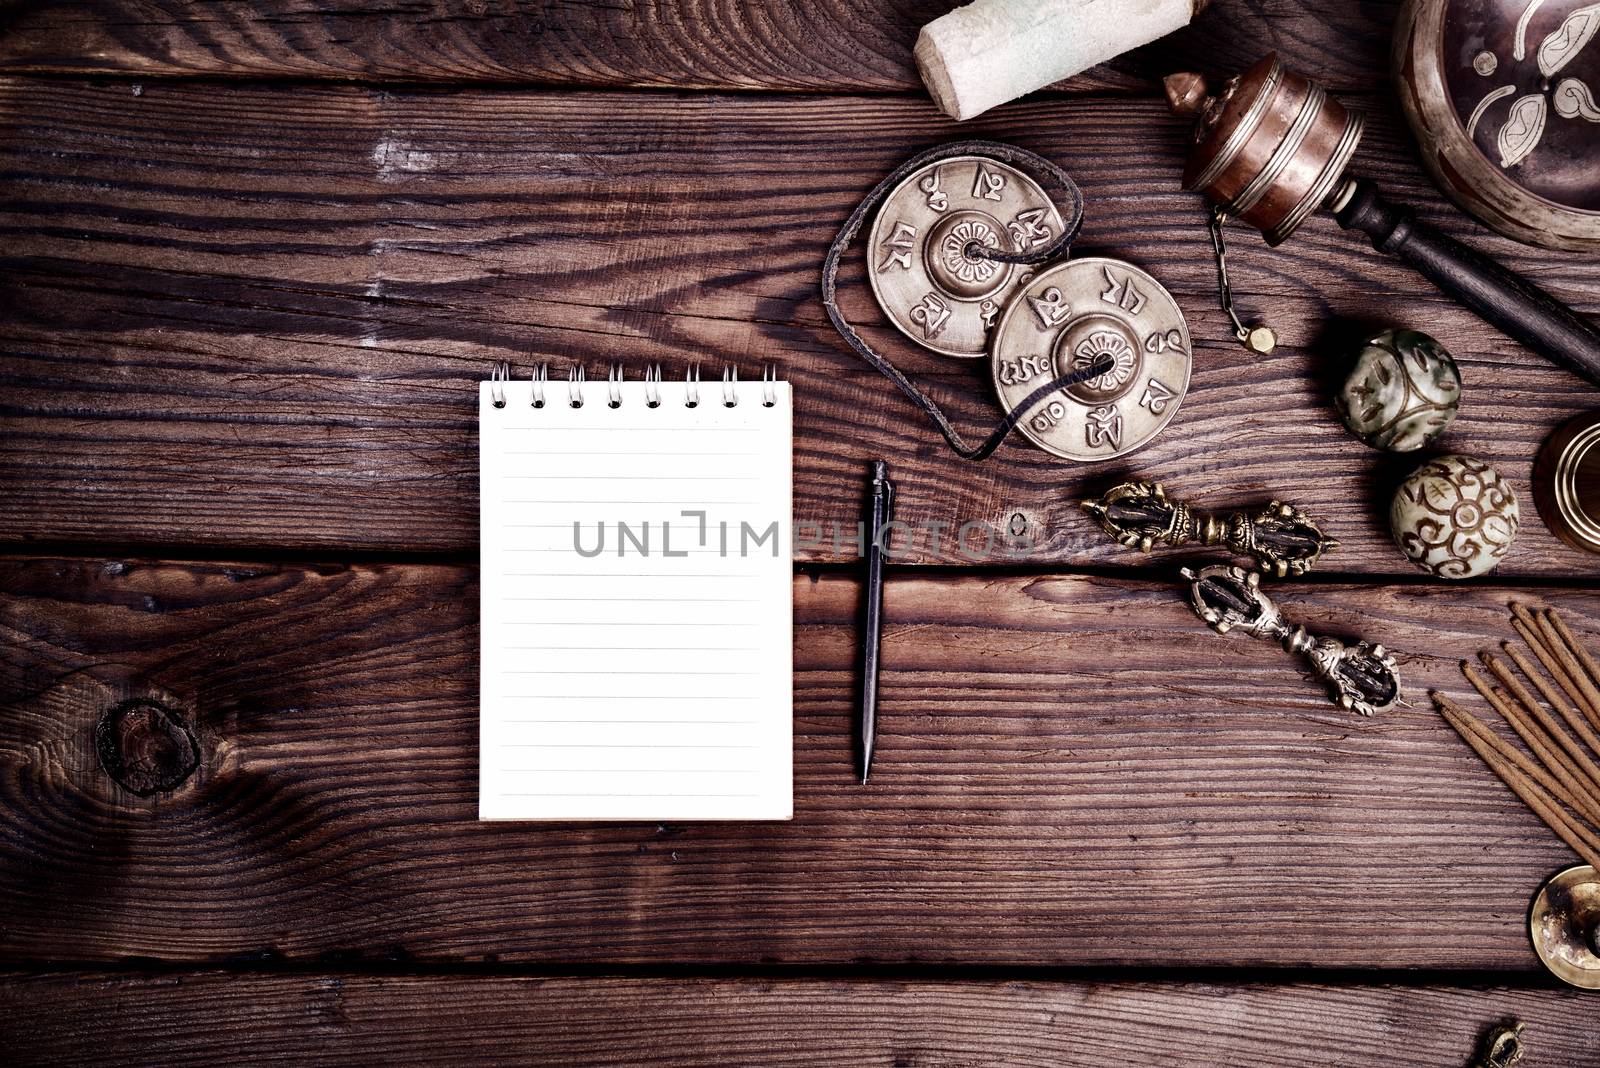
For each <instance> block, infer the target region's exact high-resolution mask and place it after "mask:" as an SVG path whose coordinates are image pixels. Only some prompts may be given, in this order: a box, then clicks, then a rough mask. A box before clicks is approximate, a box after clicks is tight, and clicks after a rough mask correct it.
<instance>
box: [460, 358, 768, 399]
mask: <svg viewBox="0 0 1600 1068" xmlns="http://www.w3.org/2000/svg"><path fill="white" fill-rule="evenodd" d="M510 381H512V378H511V361H509V360H496V361H494V365H493V367H492V368H491V370H490V372H489V383H490V388H489V400H490V402H491V403H493V405H494V406H495V407H496V408H504V407H505V406H506V391H505V384H506V383H507V382H510ZM549 381H550V365H549V364H548V363H540V364H535V365H534V367H533V373H532V375H531V376H530V378H529V385H530V386H531V387H532V388H531V390H530V392H529V399H528V404H529V406H530V407H533V408H543V407H544V406H545V400H546V397H545V386H546V385H547V384H549ZM625 381H626V375H625V374H624V371H623V367H622V364H620V363H613V364H611V365H610V366H609V367H608V368H607V370H606V407H608V408H620V407H622V384H623V382H625ZM663 381H665V379H664V377H663V376H662V373H661V365H660V364H659V363H652V364H650V365H649V366H647V367H646V368H645V370H644V398H645V406H646V407H647V408H659V407H661V403H662V401H661V383H662V382H663ZM700 382H701V378H700V365H699V364H691V365H690V366H689V367H688V368H687V369H686V370H685V371H684V375H683V403H684V406H685V407H688V408H698V407H699V406H700ZM585 385H586V376H585V373H584V368H583V365H582V364H579V363H575V364H573V365H572V366H571V367H569V368H568V369H567V403H568V404H569V405H571V406H572V407H574V408H582V407H583V405H584V401H585V399H586V398H585V395H584V386H585ZM722 403H723V406H724V407H728V408H734V407H737V406H738V404H739V368H738V367H737V366H736V365H735V364H731V363H730V364H726V365H724V366H723V368H722ZM777 403H778V369H777V367H776V366H775V365H773V364H770V363H768V364H763V365H762V368H761V405H762V407H764V408H773V407H776V406H777Z"/></svg>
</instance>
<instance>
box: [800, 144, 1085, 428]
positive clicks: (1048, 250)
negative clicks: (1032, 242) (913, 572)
mask: <svg viewBox="0 0 1600 1068" xmlns="http://www.w3.org/2000/svg"><path fill="white" fill-rule="evenodd" d="M953 156H987V157H989V158H990V159H996V160H999V161H1000V162H1002V163H1008V164H1010V165H1011V166H1013V167H1016V168H1017V169H1019V170H1021V171H1024V172H1027V173H1028V174H1030V175H1031V176H1032V177H1033V178H1035V179H1039V178H1041V176H1042V177H1043V178H1044V179H1048V180H1049V182H1051V183H1053V184H1054V185H1055V186H1056V187H1057V188H1058V189H1059V190H1060V191H1061V192H1062V194H1064V200H1065V203H1064V206H1063V210H1062V215H1063V218H1064V223H1063V225H1062V228H1061V235H1060V236H1059V237H1057V238H1056V239H1055V240H1054V241H1052V242H1050V244H1048V245H1046V246H1045V247H1044V248H1042V249H1039V250H1037V251H1034V252H1001V251H999V250H998V249H989V248H985V247H982V246H977V247H974V248H971V249H969V253H970V254H971V255H974V256H977V257H980V258H982V259H987V260H994V261H996V262H999V263H1043V262H1045V261H1047V260H1051V259H1054V258H1055V257H1057V256H1060V255H1061V254H1063V253H1065V252H1066V251H1067V249H1068V248H1069V247H1070V246H1071V245H1072V242H1073V240H1074V239H1076V238H1077V236H1078V229H1079V227H1081V226H1082V225H1083V193H1082V192H1081V191H1080V190H1079V189H1078V184H1077V183H1076V182H1074V181H1073V180H1072V178H1071V176H1070V175H1068V174H1067V172H1066V171H1064V170H1062V169H1061V168H1060V167H1058V166H1056V165H1055V164H1054V163H1051V162H1050V161H1049V160H1047V159H1045V158H1044V157H1043V156H1040V155H1037V154H1036V153H1033V152H1029V151H1027V150H1026V149H1022V148H1017V147H1016V146H1015V145H1003V144H1000V143H999V142H997V141H952V142H950V143H949V144H944V145H939V146H937V147H935V148H931V149H929V150H927V151H926V152H920V153H918V154H917V155H915V156H912V157H911V158H910V159H908V160H906V161H905V162H904V163H902V164H901V165H900V166H898V167H896V168H895V169H894V170H893V171H892V172H891V173H890V174H889V176H888V177H887V178H885V179H884V180H883V181H881V182H879V183H878V184H877V185H876V186H874V187H873V188H872V192H870V193H868V194H867V197H866V199H865V200H863V201H862V202H861V203H860V204H859V205H857V206H856V210H855V211H853V212H851V213H850V217H849V218H848V219H846V220H845V223H844V226H843V227H841V228H840V230H839V234H838V236H837V237H835V238H834V239H833V243H832V244H830V245H829V246H828V254H827V256H826V257H825V258H824V259H823V261H822V306H823V308H825V309H826V310H827V312H828V318H829V319H830V320H831V321H832V322H833V326H834V329H836V330H838V331H839V334H840V336H841V337H843V338H844V339H845V341H846V342H847V343H848V344H849V345H850V347H851V348H852V349H854V350H855V353H856V355H858V356H860V357H861V358H862V359H863V360H865V361H867V363H868V364H869V365H871V366H872V367H874V368H876V369H877V371H878V372H879V373H880V374H882V375H883V376H884V377H885V378H887V379H888V380H889V381H891V382H893V383H894V384H895V385H896V386H897V387H899V389H900V392H901V393H904V394H905V395H906V396H907V397H909V398H910V399H911V402H912V403H913V404H915V405H916V406H917V407H918V408H921V409H922V410H923V411H924V412H926V413H927V414H928V417H929V418H930V419H932V420H933V422H934V425H935V426H937V427H938V428H939V433H941V434H943V435H944V439H945V441H947V442H949V443H950V448H951V449H953V450H954V451H955V453H956V455H957V456H960V457H961V458H962V459H964V460H983V459H986V458H988V456H989V455H990V454H991V453H993V452H994V450H995V449H997V448H999V447H1000V443H1001V442H1002V441H1004V440H1005V439H1006V436H1007V435H1008V434H1010V433H1011V431H1012V430H1014V429H1015V428H1016V425H1017V424H1018V423H1020V422H1021V421H1022V419H1023V417H1024V416H1026V415H1027V414H1028V413H1029V412H1031V411H1032V410H1033V408H1034V406H1035V405H1037V404H1038V403H1039V402H1040V401H1043V400H1044V399H1045V398H1046V397H1048V396H1050V395H1051V394H1052V393H1055V392H1056V391H1057V390H1061V389H1065V388H1067V387H1068V386H1074V385H1077V384H1078V383H1079V382H1084V381H1087V380H1088V379H1091V378H1095V377H1097V376H1099V375H1103V374H1105V373H1106V372H1107V371H1109V370H1111V368H1112V366H1113V361H1112V360H1111V359H1110V358H1109V357H1107V358H1106V359H1104V360H1101V361H1099V362H1097V363H1095V364H1093V365H1091V366H1089V367H1084V368H1080V369H1078V370H1076V371H1073V372H1072V373H1070V374H1065V375H1061V376H1060V377H1059V378H1054V379H1051V380H1050V381H1049V382H1046V383H1045V384H1044V385H1042V386H1040V387H1039V388H1038V389H1036V390H1034V391H1033V392H1032V393H1030V394H1028V395H1027V396H1026V397H1024V398H1023V400H1022V403H1020V404H1018V405H1017V406H1016V407H1015V408H1013V409H1012V410H1011V411H1009V412H1007V413H1006V417H1005V418H1004V419H1003V420H1001V422H1000V424H999V425H998V426H996V427H995V428H994V431H993V432H992V433H990V435H989V436H988V438H987V439H985V440H984V441H983V442H982V443H981V444H979V445H975V446H974V445H969V444H967V442H966V441H965V440H964V439H963V438H962V437H961V434H960V432H958V431H957V430H956V428H955V427H954V426H952V425H951V424H950V420H949V419H948V418H946V416H945V414H944V412H943V410H941V409H940V407H939V405H938V404H937V403H935V402H934V400H933V398H931V397H929V396H928V395H927V394H926V393H923V392H922V390H920V389H918V388H917V387H916V386H915V385H914V384H913V383H912V382H911V380H910V379H908V378H907V377H906V376H905V375H904V374H902V373H901V372H900V370H899V369H898V368H896V367H895V366H894V364H892V363H890V362H889V360H888V358H887V357H885V356H883V355H882V354H880V353H878V352H876V351H875V350H874V349H873V348H872V346H871V345H869V344H867V342H866V341H865V340H864V339H863V338H862V337H861V335H860V334H858V333H856V331H855V328H854V327H852V326H851V325H850V323H849V322H848V321H847V320H846V319H845V317H844V314H843V313H842V312H840V311H839V305H838V300H837V298H838V275H839V261H840V259H842V258H843V256H844V251H845V249H847V248H849V247H850V242H851V241H853V240H854V239H855V236H856V234H858V233H859V232H860V231H861V224H862V223H863V222H865V221H866V218H867V216H868V215H870V214H871V213H872V211H873V210H874V209H876V208H877V207H878V205H879V204H881V203H882V202H883V200H884V198H885V197H887V196H888V195H889V192H890V191H891V190H893V189H894V188H895V186H897V185H899V184H900V183H901V182H902V181H903V180H904V179H905V177H906V176H907V175H908V174H911V173H912V172H913V171H916V170H917V169H918V168H920V167H924V166H926V165H928V164H929V163H936V162H938V161H939V160H943V159H950V158H951V157H953Z"/></svg>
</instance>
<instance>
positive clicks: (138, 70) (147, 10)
mask: <svg viewBox="0 0 1600 1068" xmlns="http://www.w3.org/2000/svg"><path fill="white" fill-rule="evenodd" d="M955 6H956V4H954V3H952V2H950V0H897V2H895V3H892V4H885V3H878V2H874V0H811V2H809V3H803V4H751V3H744V2H742V0H667V2H661V0H651V2H645V0H621V2H617V3H608V4H604V5H600V4H577V3H530V2H526V0H493V2H478V3H468V4H459V3H447V2H443V0H407V2H406V3H401V4H383V5H373V4H371V3H363V2H361V0H337V2H333V3H328V2H315V3H313V2H310V0H224V2H220V3H208V4H205V5H201V6H196V5H194V4H189V3H184V2H181V0H137V2H130V0H98V2H90V3H74V4H29V5H16V6H15V7H14V9H13V10H10V11H8V12H6V13H5V15H4V18H5V22H4V23H3V24H0V29H3V30H4V33H3V34H0V70H10V71H18V72H24V71H25V72H51V73H59V72H66V73H109V74H132V75H140V76H150V77H166V76H173V75H196V74H201V75H208V76H222V77H232V76H243V77H274V78H276V77H293V78H337V79H352V78H353V79H363V80H399V81H408V82H411V81H440V82H454V83H459V82H501V83H519V84H528V83H537V84H552V85H566V86H635V87H641V86H654V87H667V88H710V89H758V90H802V91H815V92H858V91H890V92H896V91H915V92H920V91H921V90H922V82H921V80H920V79H919V78H918V77H917V73H916V69H915V67H914V65H913V64H912V61H911V46H912V44H913V43H914V42H915V41H916V38H917V31H918V29H920V28H921V26H922V25H923V24H924V23H926V22H928V21H929V20H931V19H934V18H936V17H938V16H939V15H941V14H943V13H944V12H946V11H948V10H950V9H951V8H952V7H955ZM1397 6H1398V5H1397V4H1396V3H1395V2H1393V0H1372V2H1368V3H1362V4H1348V5H1345V4H1340V5H1328V4H1315V3H1311V2H1309V0H1273V2H1271V3H1266V4H1263V3H1252V2H1249V0H1214V2H1213V3H1212V4H1211V5H1210V7H1209V8H1208V10H1207V11H1205V12H1204V13H1203V14H1202V15H1201V17H1200V18H1199V19H1198V20H1197V21H1196V22H1195V23H1194V24H1193V25H1192V26H1190V27H1189V28H1187V29H1185V30H1183V31H1180V32H1178V33H1176V34H1173V35H1171V36H1170V37H1168V38H1166V39H1164V40H1162V41H1159V42H1157V43H1155V44H1152V45H1149V46H1147V47H1145V48H1141V49H1138V50H1136V51H1134V52H1132V53H1130V54H1128V55H1126V56H1123V57H1121V58H1119V59H1117V60H1115V61H1113V62H1111V63H1108V64H1105V65H1104V66H1101V67H1097V68H1094V69H1093V70H1090V71H1086V72H1085V73H1083V74H1082V75H1079V76H1077V77H1075V78H1072V79H1070V80H1069V81H1067V82H1064V83H1062V84H1061V85H1060V86H1059V88H1063V89H1074V90H1080V89H1117V90H1127V89H1130V88H1138V89H1149V88H1150V87H1152V86H1153V85H1154V83H1155V82H1157V81H1159V80H1160V78H1161V77H1162V76H1163V75H1166V74H1169V73H1171V72H1172V71H1174V70H1185V69H1193V68H1201V69H1204V70H1207V71H1216V72H1222V73H1232V72H1235V71H1238V70H1242V69H1244V68H1245V67H1247V66H1249V65H1250V64H1251V63H1253V62H1255V60H1257V59H1259V58H1260V56H1261V54H1262V53H1264V52H1266V51H1269V50H1272V49H1276V50H1277V51H1278V52H1279V53H1280V54H1281V55H1282V56H1283V57H1284V59H1285V61H1286V62H1288V63H1289V64H1290V65H1291V66H1294V67H1296V68H1297V69H1299V70H1301V71H1303V72H1304V73H1306V74H1308V75H1310V76H1312V77H1317V78H1320V79H1322V80H1323V81H1325V82H1327V83H1328V84H1329V85H1330V86H1332V87H1335V88H1341V89H1357V90H1367V89H1370V88H1372V85H1373V81H1374V77H1375V72H1379V71H1383V70H1385V69H1386V67H1387V53H1388V38H1389V33H1390V29H1391V25H1392V23H1393V21H1394V13H1395V10H1396V8H1397Z"/></svg>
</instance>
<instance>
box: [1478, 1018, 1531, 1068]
mask: <svg viewBox="0 0 1600 1068" xmlns="http://www.w3.org/2000/svg"><path fill="white" fill-rule="evenodd" d="M1522 1027H1523V1025H1522V1022H1521V1021H1520V1020H1519V1021H1517V1022H1515V1023H1513V1024H1511V1025H1510V1026H1509V1027H1507V1026H1501V1027H1496V1028H1495V1029H1494V1030H1492V1031H1490V1032H1489V1034H1488V1037H1486V1038H1485V1039H1484V1040H1483V1047H1482V1053H1481V1055H1480V1056H1479V1057H1478V1059H1477V1060H1475V1061H1473V1062H1472V1068H1511V1066H1512V1065H1514V1064H1517V1063H1518V1062H1520V1061H1521V1060H1522V1055H1523V1052H1524V1047H1523V1044H1522Z"/></svg>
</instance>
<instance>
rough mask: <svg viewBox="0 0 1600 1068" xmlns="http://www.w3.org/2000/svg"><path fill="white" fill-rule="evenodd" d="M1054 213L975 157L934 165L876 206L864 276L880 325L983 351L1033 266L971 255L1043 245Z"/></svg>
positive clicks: (995, 163)
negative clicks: (885, 318) (875, 302)
mask: <svg viewBox="0 0 1600 1068" xmlns="http://www.w3.org/2000/svg"><path fill="white" fill-rule="evenodd" d="M1061 229H1062V221H1061V212H1060V211H1059V210H1058V209H1057V208H1056V205H1055V203H1054V202H1053V201H1052V200H1051V199H1050V198H1049V196H1047V195H1046V194H1045V191H1044V189H1043V188H1041V187H1040V185H1039V183H1038V182H1036V181H1034V180H1033V179H1032V178H1031V177H1029V176H1028V175H1027V174H1026V173H1024V172H1023V171H1021V170H1018V169H1017V168H1016V167H1012V166H1008V165H1007V164H1005V163H1002V162H1000V161H999V160H996V159H990V158H987V157H984V156H954V157H952V158H950V159H943V160H936V161H934V162H932V163H929V164H927V165H926V166H924V167H921V168H918V169H917V170H915V171H913V172H912V173H911V174H910V175H908V176H907V177H906V178H905V179H904V180H903V181H902V182H901V183H900V184H899V185H898V186H896V187H895V188H894V190H893V191H892V192H891V193H890V194H889V196H888V199H887V200H885V201H884V204H883V208H882V209H881V210H880V211H879V212H878V217H877V219H876V220H875V221H874V222H873V224H872V231H871V233H870V234H869V235H868V238H867V256H868V261H867V277H868V279H869V280H870V281H871V283H872V292H873V294H874V295H875V296H876V297H877V298H878V304H879V305H880V306H881V307H882V308H883V311H884V314H885V315H887V316H888V317H889V321H890V322H892V323H894V325H895V326H896V328H898V329H899V330H900V331H901V332H902V333H903V334H905V335H906V336H907V337H909V338H910V339H911V340H913V341H915V342H916V343H917V344H919V345H922V346H923V347H924V348H928V349H932V350H933V351H934V352H938V353H942V354H944V355H946V356H961V357H968V358H975V357H979V356H982V355H984V353H986V352H987V351H988V349H989V335H990V332H991V329H992V328H993V325H994V323H995V321H996V319H997V318H998V317H999V315H1000V313H1001V311H1002V310H1003V309H1004V308H1005V307H1006V304H1007V303H1008V302H1009V301H1010V300H1011V299H1012V297H1013V295H1014V294H1015V293H1016V291H1017V289H1018V288H1019V287H1020V286H1021V285H1022V284H1023V283H1024V282H1025V281H1026V280H1027V279H1028V278H1029V277H1031V276H1032V273H1033V272H1032V269H1031V268H1029V267H1027V266H1024V265H1020V264H1013V263H1002V262H999V261H997V260H992V259H985V258H983V257H980V256H975V255H972V252H973V250H975V249H977V248H980V247H981V248H988V249H995V250H999V251H1001V252H1005V253H1020V252H1028V251H1030V250H1032V249H1036V248H1043V247H1044V246H1046V245H1048V244H1050V243H1051V242H1052V241H1054V240H1055V239H1056V238H1057V237H1059V236H1060V235H1061Z"/></svg>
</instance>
